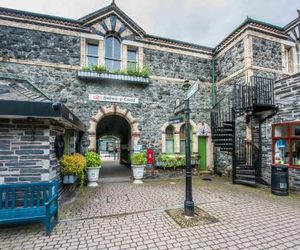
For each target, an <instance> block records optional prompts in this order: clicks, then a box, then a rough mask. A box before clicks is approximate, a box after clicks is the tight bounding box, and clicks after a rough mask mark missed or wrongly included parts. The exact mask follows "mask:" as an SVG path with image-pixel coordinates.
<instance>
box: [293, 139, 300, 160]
mask: <svg viewBox="0 0 300 250" xmlns="http://www.w3.org/2000/svg"><path fill="white" fill-rule="evenodd" d="M292 164H293V165H294V166H300V140H295V141H293V162H292Z"/></svg>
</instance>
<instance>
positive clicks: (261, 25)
mask: <svg viewBox="0 0 300 250" xmlns="http://www.w3.org/2000/svg"><path fill="white" fill-rule="evenodd" d="M247 25H251V26H252V28H254V29H255V28H263V29H264V30H266V31H270V32H275V33H278V36H286V34H285V29H284V28H282V27H279V26H277V25H273V24H270V23H267V22H263V21H259V20H256V19H253V18H250V17H247V18H246V19H245V21H244V22H242V23H241V24H240V25H239V26H238V27H237V28H236V29H234V30H233V31H232V32H231V33H230V34H229V35H228V36H227V37H226V38H225V39H223V40H222V41H221V42H220V43H219V44H218V45H217V46H216V48H215V51H218V50H219V49H220V48H221V47H222V46H223V45H224V44H225V43H226V42H227V41H228V40H230V39H231V38H232V37H234V36H235V35H236V34H238V33H239V32H240V31H241V30H242V29H243V28H244V27H246V26H247Z"/></svg>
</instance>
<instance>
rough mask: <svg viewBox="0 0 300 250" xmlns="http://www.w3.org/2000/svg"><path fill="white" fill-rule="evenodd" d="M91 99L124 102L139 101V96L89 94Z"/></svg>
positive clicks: (135, 102)
mask: <svg viewBox="0 0 300 250" xmlns="http://www.w3.org/2000/svg"><path fill="white" fill-rule="evenodd" d="M89 100H90V101H99V102H122V103H134V104H138V103H139V98H135V97H127V96H112V95H96V94H89Z"/></svg>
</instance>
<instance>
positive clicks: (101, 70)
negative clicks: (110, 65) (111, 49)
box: [91, 65, 107, 74]
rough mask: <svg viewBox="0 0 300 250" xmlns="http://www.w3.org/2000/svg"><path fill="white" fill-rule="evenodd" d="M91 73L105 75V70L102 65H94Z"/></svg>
mask: <svg viewBox="0 0 300 250" xmlns="http://www.w3.org/2000/svg"><path fill="white" fill-rule="evenodd" d="M91 70H92V71H95V72H98V73H100V74H101V73H107V69H106V68H105V66H103V65H94V66H93V67H92V68H91Z"/></svg>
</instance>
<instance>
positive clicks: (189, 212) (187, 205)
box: [184, 201, 194, 217]
mask: <svg viewBox="0 0 300 250" xmlns="http://www.w3.org/2000/svg"><path fill="white" fill-rule="evenodd" d="M184 214H185V216H187V217H194V202H193V201H185V202H184Z"/></svg>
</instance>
